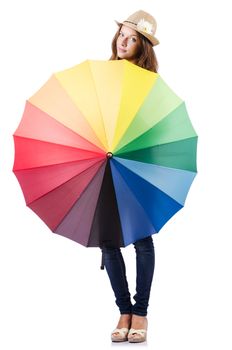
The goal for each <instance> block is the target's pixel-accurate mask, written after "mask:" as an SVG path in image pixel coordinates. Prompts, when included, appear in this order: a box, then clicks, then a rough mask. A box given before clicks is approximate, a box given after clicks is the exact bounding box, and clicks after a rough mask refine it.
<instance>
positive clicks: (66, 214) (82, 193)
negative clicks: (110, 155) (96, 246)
mask: <svg viewBox="0 0 232 350" xmlns="http://www.w3.org/2000/svg"><path fill="white" fill-rule="evenodd" d="M95 165H96V164H95ZM103 166H104V162H103V163H102V165H101V166H100V168H101V167H103ZM100 168H99V169H98V171H99V170H100ZM88 169H90V168H88ZM94 178H95V176H93V178H92V179H91V180H90V182H89V183H88V185H87V186H86V187H85V188H84V190H83V191H82V192H81V194H80V196H79V197H78V198H77V199H76V201H75V202H74V203H73V205H72V206H71V207H70V208H69V210H68V211H67V212H66V213H65V215H64V216H63V218H62V220H61V221H60V222H59V224H57V226H56V227H55V228H54V232H55V231H56V230H57V229H58V227H59V226H60V224H61V222H62V221H63V220H64V219H65V218H66V217H67V216H68V215H69V213H70V212H71V210H72V208H73V207H74V206H75V205H76V203H77V202H78V201H79V200H80V199H81V197H82V196H83V195H84V193H85V192H86V191H87V188H88V187H89V185H90V184H91V183H92V182H93V181H94ZM103 178H104V176H103V177H102V181H103ZM99 195H100V191H99V194H98V198H99ZM95 210H96V208H95ZM95 210H94V214H95ZM91 227H92V225H91ZM90 232H91V230H90ZM88 241H89V238H88ZM87 246H88V244H87Z"/></svg>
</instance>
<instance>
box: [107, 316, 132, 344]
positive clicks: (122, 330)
mask: <svg viewBox="0 0 232 350" xmlns="http://www.w3.org/2000/svg"><path fill="white" fill-rule="evenodd" d="M131 317H132V315H131V314H123V315H121V316H120V318H119V321H118V324H117V327H116V328H115V330H113V332H112V333H111V340H112V341H113V342H121V341H127V336H128V332H129V329H130V326H131Z"/></svg>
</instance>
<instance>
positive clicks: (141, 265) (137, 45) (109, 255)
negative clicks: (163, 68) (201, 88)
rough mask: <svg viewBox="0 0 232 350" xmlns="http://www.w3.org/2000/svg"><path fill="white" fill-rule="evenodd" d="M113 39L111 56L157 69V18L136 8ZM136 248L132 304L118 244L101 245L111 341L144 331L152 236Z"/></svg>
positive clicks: (132, 338) (138, 338) (133, 338)
mask: <svg viewBox="0 0 232 350" xmlns="http://www.w3.org/2000/svg"><path fill="white" fill-rule="evenodd" d="M117 24H118V26H119V29H118V31H117V32H116V34H115V36H114V38H113V41H112V56H111V58H110V59H111V60H118V59H126V60H128V61H130V62H132V63H134V64H136V65H138V66H140V67H142V68H145V69H148V70H150V71H153V72H157V69H158V64H157V59H156V56H155V52H154V50H153V46H155V45H157V44H159V41H158V40H157V39H156V38H155V36H154V35H155V31H156V21H155V19H154V18H153V17H152V16H151V15H150V14H148V13H146V12H144V11H137V12H135V13H134V14H132V15H131V16H129V18H128V19H127V20H125V21H124V22H123V23H119V22H117ZM134 248H135V252H136V272H137V276H136V294H135V296H134V297H133V298H134V300H135V304H134V305H132V303H131V298H130V292H129V289H128V283H127V278H126V269H125V263H124V260H123V256H122V254H121V250H120V248H107V247H104V248H102V251H103V255H104V265H105V267H106V271H107V274H108V276H109V279H110V282H111V286H112V289H113V291H114V294H115V297H116V304H117V306H118V308H119V311H120V318H119V321H118V324H117V327H116V329H115V330H114V331H113V332H112V334H111V339H112V341H115V342H118V341H126V340H128V341H129V342H136V343H137V342H143V341H145V340H146V333H147V317H146V316H147V308H148V302H149V296H150V289H151V284H152V279H153V273H154V267H155V251H154V245H153V240H152V237H151V236H149V237H146V238H144V239H142V240H139V241H137V242H135V243H134Z"/></svg>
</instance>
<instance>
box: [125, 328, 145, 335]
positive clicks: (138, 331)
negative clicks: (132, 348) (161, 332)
mask: <svg viewBox="0 0 232 350" xmlns="http://www.w3.org/2000/svg"><path fill="white" fill-rule="evenodd" d="M146 333H147V330H146V329H134V328H131V329H130V331H129V334H130V335H132V334H139V335H142V336H143V335H145V334H146Z"/></svg>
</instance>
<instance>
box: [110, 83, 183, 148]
mask: <svg viewBox="0 0 232 350" xmlns="http://www.w3.org/2000/svg"><path fill="white" fill-rule="evenodd" d="M156 82H157V80H156V81H155V83H156ZM153 86H154V85H153ZM144 100H145V99H144ZM143 102H144V101H143ZM183 103H184V102H183V101H180V103H179V104H178V105H177V106H176V107H174V108H173V109H172V110H171V111H170V112H169V113H168V114H167V115H165V116H163V118H161V119H160V120H159V121H158V122H156V123H155V124H154V125H152V126H150V127H149V128H148V129H146V130H144V131H143V132H142V133H141V134H139V135H137V136H136V137H135V138H133V139H132V140H130V141H129V142H128V143H126V144H125V145H123V146H122V147H120V148H119V149H118V150H117V152H119V151H120V150H121V149H123V148H124V147H127V146H128V145H130V144H131V143H133V142H135V141H136V140H138V139H139V138H140V137H142V136H144V135H145V134H146V133H148V132H149V131H150V130H151V129H152V128H154V127H157V126H158V125H159V124H160V123H162V122H163V120H164V119H166V118H167V117H168V116H169V115H170V114H171V113H173V112H174V111H175V110H176V109H178V108H179V107H180V106H181V105H182V104H183ZM141 106H142V104H141V105H140V107H139V109H140V108H141ZM139 109H138V110H137V112H136V114H137V113H138V111H139ZM135 120H136V117H135V118H133V119H132V121H131V123H130V125H129V126H128V128H127V129H126V130H125V132H124V133H123V135H122V137H121V138H120V140H119V142H118V143H120V141H121V140H122V138H123V137H124V135H125V134H126V132H128V130H129V127H130V126H131V124H132V123H133V122H134V121H135Z"/></svg>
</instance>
